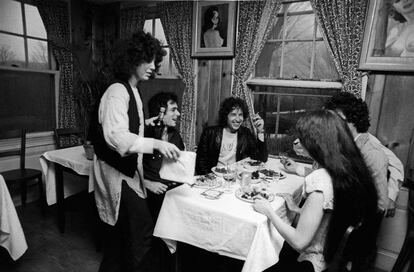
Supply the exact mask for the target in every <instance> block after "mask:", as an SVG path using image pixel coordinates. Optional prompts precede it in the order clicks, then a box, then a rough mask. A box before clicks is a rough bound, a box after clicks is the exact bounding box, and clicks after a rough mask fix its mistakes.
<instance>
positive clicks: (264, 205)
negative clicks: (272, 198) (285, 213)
mask: <svg viewBox="0 0 414 272" xmlns="http://www.w3.org/2000/svg"><path fill="white" fill-rule="evenodd" d="M253 209H254V210H255V211H256V212H258V213H261V214H264V215H266V216H268V214H270V213H272V212H273V209H272V206H271V205H270V202H269V201H268V200H267V199H265V198H264V197H262V196H256V197H255V198H254V203H253Z"/></svg>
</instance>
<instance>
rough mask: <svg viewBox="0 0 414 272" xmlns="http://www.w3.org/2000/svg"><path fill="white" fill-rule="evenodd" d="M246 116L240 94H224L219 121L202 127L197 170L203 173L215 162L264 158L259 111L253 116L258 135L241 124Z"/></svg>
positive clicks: (244, 104)
mask: <svg viewBox="0 0 414 272" xmlns="http://www.w3.org/2000/svg"><path fill="white" fill-rule="evenodd" d="M248 117H249V111H248V108H247V104H246V102H245V101H244V100H242V99H240V98H234V97H229V98H226V99H225V100H224V101H223V103H222V104H221V106H220V111H219V125H218V126H212V127H207V128H205V129H204V130H203V133H202V135H201V137H200V142H199V144H198V146H197V160H196V172H197V174H198V175H204V174H207V173H209V172H211V168H212V167H214V166H217V165H223V166H224V165H226V164H232V163H235V162H237V161H239V160H242V159H244V158H247V157H250V158H251V159H255V160H260V161H267V156H268V153H267V147H266V143H265V141H264V134H263V132H264V130H263V128H264V122H263V119H262V118H261V117H260V116H259V115H257V114H256V115H255V116H254V117H253V125H254V126H255V128H256V130H257V137H256V136H254V134H253V133H252V132H251V131H250V130H249V129H248V128H246V127H243V126H241V125H242V123H243V121H244V120H246V119H247V118H248Z"/></svg>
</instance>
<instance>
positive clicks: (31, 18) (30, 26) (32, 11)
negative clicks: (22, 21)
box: [24, 4, 47, 39]
mask: <svg viewBox="0 0 414 272" xmlns="http://www.w3.org/2000/svg"><path fill="white" fill-rule="evenodd" d="M24 11H25V13H26V30H27V35H29V36H33V37H37V38H43V39H47V35H46V29H45V26H44V25H43V21H42V18H41V17H40V14H39V11H38V10H37V8H36V7H35V6H31V5H27V4H25V5H24Z"/></svg>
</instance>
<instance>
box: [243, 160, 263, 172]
mask: <svg viewBox="0 0 414 272" xmlns="http://www.w3.org/2000/svg"><path fill="white" fill-rule="evenodd" d="M242 165H243V168H244V169H246V170H248V171H256V170H259V169H260V168H262V167H263V166H264V163H263V162H261V161H256V160H248V161H245V162H243V163H242Z"/></svg>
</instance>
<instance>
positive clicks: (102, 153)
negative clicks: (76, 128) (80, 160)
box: [91, 82, 140, 178]
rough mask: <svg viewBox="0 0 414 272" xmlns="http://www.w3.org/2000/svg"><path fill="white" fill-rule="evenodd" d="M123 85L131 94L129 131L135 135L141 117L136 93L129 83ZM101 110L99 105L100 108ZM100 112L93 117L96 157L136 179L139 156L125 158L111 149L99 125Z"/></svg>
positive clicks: (137, 131) (131, 155) (93, 140)
mask: <svg viewBox="0 0 414 272" xmlns="http://www.w3.org/2000/svg"><path fill="white" fill-rule="evenodd" d="M118 83H122V84H123V85H124V86H125V88H126V89H127V91H128V94H129V105H128V118H129V131H130V132H131V133H134V134H138V133H139V124H140V120H139V116H138V108H137V102H136V100H135V97H134V93H133V92H132V88H131V86H130V85H129V83H125V82H118ZM97 108H99V105H98V107H97ZM98 112H99V111H98V110H96V111H95V113H94V116H93V120H92V122H93V126H94V131H93V136H92V137H91V138H92V142H93V147H94V149H95V154H96V156H97V157H98V158H99V159H100V160H103V161H104V162H106V163H107V164H109V165H110V166H112V167H113V168H115V169H116V170H118V171H119V172H121V173H123V174H125V175H127V176H128V177H131V178H132V177H134V175H135V171H136V170H137V158H138V154H130V155H128V156H125V157H121V155H119V153H118V152H116V151H115V150H113V149H111V148H110V147H109V146H108V145H107V143H106V141H105V137H104V135H103V130H102V125H101V124H99V117H98Z"/></svg>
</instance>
